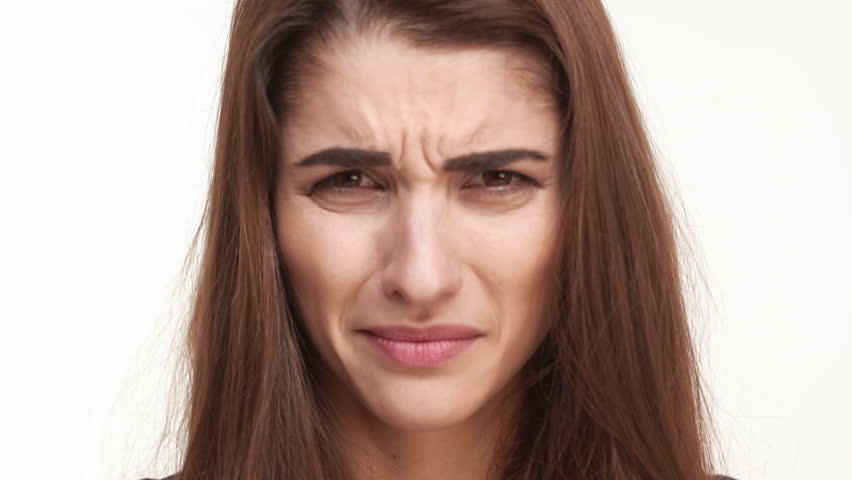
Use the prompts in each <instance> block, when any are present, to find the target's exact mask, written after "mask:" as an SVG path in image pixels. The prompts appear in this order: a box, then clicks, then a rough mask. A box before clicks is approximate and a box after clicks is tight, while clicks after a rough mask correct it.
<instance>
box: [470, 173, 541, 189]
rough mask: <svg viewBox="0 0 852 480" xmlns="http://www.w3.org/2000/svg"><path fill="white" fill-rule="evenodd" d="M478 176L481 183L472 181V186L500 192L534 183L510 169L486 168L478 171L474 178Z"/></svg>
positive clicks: (534, 183)
mask: <svg viewBox="0 0 852 480" xmlns="http://www.w3.org/2000/svg"><path fill="white" fill-rule="evenodd" d="M480 177H481V178H482V185H476V183H478V182H473V183H474V185H473V186H472V187H476V188H486V189H488V190H494V191H495V192H501V191H509V190H515V189H517V188H523V187H528V186H531V185H536V182H535V181H534V180H533V179H531V178H530V177H528V176H526V175H523V174H520V173H518V172H513V171H510V170H486V171H484V172H480V173H479V174H478V175H476V176H475V177H474V179H477V178H480ZM513 180H515V181H513Z"/></svg>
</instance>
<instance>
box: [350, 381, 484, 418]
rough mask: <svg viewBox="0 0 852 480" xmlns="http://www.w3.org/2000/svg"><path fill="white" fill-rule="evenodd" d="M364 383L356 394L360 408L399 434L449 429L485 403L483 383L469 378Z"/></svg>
mask: <svg viewBox="0 0 852 480" xmlns="http://www.w3.org/2000/svg"><path fill="white" fill-rule="evenodd" d="M374 380H375V379H374ZM368 383H369V386H367V385H365V388H364V389H360V390H361V391H360V392H359V396H360V397H361V401H362V402H363V403H364V406H365V407H366V408H367V409H368V410H369V411H370V412H371V413H372V414H373V416H375V417H376V418H378V419H379V420H381V421H382V422H384V423H386V424H387V425H388V426H391V427H393V428H397V429H401V430H437V429H443V428H448V427H452V426H453V425H457V424H459V423H462V422H464V421H465V420H467V419H469V418H470V417H472V416H473V415H475V414H476V412H477V411H479V410H480V409H481V408H482V407H483V405H484V404H485V403H486V402H487V399H488V395H487V392H486V391H484V390H481V389H482V388H483V386H484V385H483V383H482V382H481V381H480V382H476V380H475V379H472V378H468V379H465V380H462V379H453V378H435V377H431V378H430V377H420V378H418V377H408V378H405V377H399V378H385V379H381V380H380V381H379V382H375V381H371V382H368ZM377 383H378V384H377ZM472 385H476V387H473V388H472V387H471V386H472Z"/></svg>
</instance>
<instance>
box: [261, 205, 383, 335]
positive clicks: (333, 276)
mask: <svg viewBox="0 0 852 480" xmlns="http://www.w3.org/2000/svg"><path fill="white" fill-rule="evenodd" d="M277 222H278V225H279V228H278V232H277V233H278V243H279V248H280V250H281V256H282V261H283V263H284V265H285V268H286V270H287V272H288V275H289V277H290V283H291V285H292V288H293V290H294V291H293V294H294V296H295V299H294V300H295V301H296V302H297V303H298V305H299V309H300V311H301V313H302V316H303V320H304V322H305V324H306V325H305V326H306V328H307V330H308V332H309V333H310V334H311V336H312V337H313V339H314V341H315V342H316V343H322V338H319V337H326V336H328V335H329V334H330V333H332V330H333V329H337V328H338V327H341V326H340V325H335V322H339V321H343V320H345V319H346V318H347V317H346V315H345V312H346V310H347V307H348V306H349V305H351V302H352V300H353V299H354V296H355V295H356V294H357V288H358V287H359V285H361V284H362V283H363V281H364V279H365V278H366V275H368V274H369V271H370V269H369V262H370V261H371V248H370V242H371V234H370V232H369V231H367V230H366V229H365V228H364V225H359V224H356V223H354V222H352V221H349V222H347V219H346V217H345V216H340V215H338V216H333V215H329V214H328V213H327V212H324V211H322V210H320V209H317V208H315V207H314V208H311V207H310V206H309V205H298V204H294V205H292V206H289V207H284V208H282V209H280V210H279V214H278V218H277Z"/></svg>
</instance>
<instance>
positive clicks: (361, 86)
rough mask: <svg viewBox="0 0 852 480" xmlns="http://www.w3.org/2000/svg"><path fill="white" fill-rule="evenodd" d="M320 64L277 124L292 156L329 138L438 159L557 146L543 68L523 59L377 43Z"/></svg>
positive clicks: (337, 48) (324, 54)
mask: <svg viewBox="0 0 852 480" xmlns="http://www.w3.org/2000/svg"><path fill="white" fill-rule="evenodd" d="M317 58H318V60H320V63H319V65H320V67H319V68H318V69H316V70H315V71H313V72H311V73H310V74H308V75H306V76H305V77H304V78H303V79H302V81H301V82H299V83H298V87H297V89H296V91H295V92H293V94H291V105H290V106H291V108H290V109H289V112H288V115H287V118H286V119H285V121H284V127H285V136H287V135H286V133H287V132H289V133H290V134H291V135H290V140H291V141H295V142H296V148H298V147H299V145H300V144H301V146H303V147H304V148H310V147H321V146H327V145H324V144H323V145H320V143H321V142H322V141H323V140H325V141H332V140H334V141H337V142H338V143H340V142H345V143H349V144H352V145H358V146H362V147H370V148H377V149H390V150H394V146H395V145H396V146H397V147H399V146H400V145H399V144H400V142H402V141H403V137H405V136H409V137H414V138H416V139H417V140H416V141H419V142H420V143H421V148H424V149H435V151H436V152H438V153H442V154H443V153H449V151H451V150H452V151H455V150H458V149H465V150H470V149H471V148H472V147H473V146H477V145H478V146H481V147H483V148H484V147H487V146H502V145H507V144H513V145H517V144H518V143H519V142H520V143H524V142H526V143H529V142H530V141H533V142H538V143H544V142H548V141H552V140H554V138H555V128H556V123H557V112H556V104H555V102H554V101H553V98H552V96H551V94H550V91H549V85H547V83H546V79H547V78H549V74H548V72H547V67H546V64H544V62H543V61H542V60H541V59H539V58H536V57H532V56H530V55H528V54H524V53H521V52H516V51H510V50H507V49H497V48H493V49H492V48H457V49H449V48H443V49H440V50H438V49H428V50H427V49H423V48H415V47H412V46H409V45H407V44H406V43H404V42H402V41H400V40H395V39H388V38H384V39H378V38H374V39H359V40H358V41H352V42H346V43H344V42H338V43H336V44H335V45H334V46H331V47H328V48H324V49H321V50H320V51H319V52H317ZM411 141H415V140H411ZM312 142H313V143H312ZM314 144H316V145H314Z"/></svg>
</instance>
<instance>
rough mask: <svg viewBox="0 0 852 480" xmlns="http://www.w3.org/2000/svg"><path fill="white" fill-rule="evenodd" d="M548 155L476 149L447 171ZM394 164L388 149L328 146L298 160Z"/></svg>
mask: <svg viewBox="0 0 852 480" xmlns="http://www.w3.org/2000/svg"><path fill="white" fill-rule="evenodd" d="M547 158H548V156H547V155H545V154H543V153H541V152H538V151H535V150H525V149H506V150H494V151H489V152H474V153H468V154H465V155H461V156H458V157H453V158H450V159H448V160H447V161H446V162H444V165H443V169H444V171H447V172H450V171H457V170H462V171H469V172H473V171H476V172H478V171H482V170H492V169H497V168H500V167H502V166H504V165H507V164H510V163H512V162H515V161H518V160H523V159H531V160H546V159H547ZM390 164H391V156H390V154H389V153H388V152H379V151H374V150H361V149H357V148H327V149H325V150H321V151H319V152H316V153H313V154H311V155H308V156H307V157H305V158H303V159H302V160H301V161H299V162H298V163H296V166H299V167H308V166H312V165H334V166H339V167H344V168H367V167H378V166H385V165H390Z"/></svg>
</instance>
